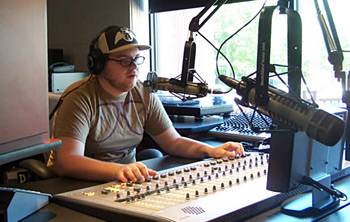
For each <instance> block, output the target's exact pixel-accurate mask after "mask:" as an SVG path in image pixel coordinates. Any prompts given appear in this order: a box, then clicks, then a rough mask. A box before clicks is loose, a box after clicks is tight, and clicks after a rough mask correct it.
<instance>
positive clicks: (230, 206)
mask: <svg viewBox="0 0 350 222" xmlns="http://www.w3.org/2000/svg"><path fill="white" fill-rule="evenodd" d="M268 158H269V156H268V154H258V153H249V154H247V155H246V156H244V157H239V158H237V157H236V158H222V159H212V160H205V161H199V162H196V163H192V164H188V165H184V166H181V167H176V168H171V169H169V170H164V171H160V172H159V173H158V175H156V176H154V177H152V178H149V179H147V180H145V181H143V182H141V181H138V182H135V183H132V182H129V183H120V182H110V183H106V184H101V185H97V186H93V187H89V188H84V189H80V190H75V191H71V192H66V193H62V194H58V195H55V196H54V199H55V202H56V203H59V204H63V205H65V206H67V207H70V208H73V209H76V210H78V211H82V212H83V213H87V214H90V215H92V216H95V217H98V218H101V219H105V220H111V219H113V218H114V219H116V218H119V217H121V216H122V217H130V218H138V219H140V218H143V219H146V220H147V219H148V220H152V221H191V222H192V221H207V220H212V219H215V218H219V217H221V216H223V215H227V214H229V213H232V212H237V214H236V216H235V218H236V219H239V218H241V219H242V218H246V217H249V216H252V215H254V214H257V213H259V212H260V213H261V210H262V209H264V208H266V209H268V208H267V207H271V204H267V203H268V202H273V204H276V203H275V201H271V200H270V201H269V198H271V197H273V196H274V195H276V194H278V193H275V192H271V191H267V190H266V181H267V168H268ZM264 200H267V202H261V201H264ZM253 205H254V207H253V210H252V209H248V208H249V207H251V206H253Z"/></svg>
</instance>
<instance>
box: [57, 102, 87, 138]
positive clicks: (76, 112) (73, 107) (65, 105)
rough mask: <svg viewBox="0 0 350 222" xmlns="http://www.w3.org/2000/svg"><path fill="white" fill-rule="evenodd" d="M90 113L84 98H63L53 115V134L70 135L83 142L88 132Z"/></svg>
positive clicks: (58, 135)
mask: <svg viewBox="0 0 350 222" xmlns="http://www.w3.org/2000/svg"><path fill="white" fill-rule="evenodd" d="M90 113H91V109H90V108H89V104H88V103H86V102H84V100H77V99H74V98H70V97H67V98H65V99H64V101H63V102H62V104H61V106H60V107H59V109H58V111H57V113H56V115H55V120H54V129H53V136H54V137H55V138H57V137H70V138H73V139H77V140H79V141H81V142H83V143H85V141H86V138H87V135H88V133H89V127H90V126H89V125H90V123H89V121H88V120H89V119H90V116H91V115H90Z"/></svg>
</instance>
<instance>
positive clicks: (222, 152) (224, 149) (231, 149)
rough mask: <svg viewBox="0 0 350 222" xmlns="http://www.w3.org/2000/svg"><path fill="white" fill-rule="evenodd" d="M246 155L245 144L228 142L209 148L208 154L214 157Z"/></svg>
mask: <svg viewBox="0 0 350 222" xmlns="http://www.w3.org/2000/svg"><path fill="white" fill-rule="evenodd" d="M237 155H244V149H243V145H242V144H241V143H234V142H226V143H224V144H222V145H220V146H217V147H215V148H213V149H210V150H209V153H208V156H209V157H214V158H221V157H235V156H237Z"/></svg>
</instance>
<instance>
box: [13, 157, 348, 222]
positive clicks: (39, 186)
mask: <svg viewBox="0 0 350 222" xmlns="http://www.w3.org/2000/svg"><path fill="white" fill-rule="evenodd" d="M196 161H197V160H194V159H183V158H176V157H169V156H165V157H162V158H157V159H152V160H146V161H144V163H145V164H146V165H147V166H148V167H149V168H153V169H156V170H158V171H160V170H164V169H168V168H174V167H178V166H181V165H184V164H188V163H193V162H196ZM349 183H350V177H349V176H348V177H345V178H342V179H340V180H339V181H336V182H335V186H336V187H337V188H338V189H340V190H342V191H343V192H345V193H346V194H347V195H348V196H350V186H348V184H349ZM97 184H99V183H97V182H88V181H81V180H75V179H69V178H55V179H51V180H46V181H38V182H32V183H27V184H25V185H24V186H23V187H20V188H24V189H31V190H36V191H40V192H45V193H50V194H57V193H62V192H66V191H70V190H76V189H80V188H84V187H90V186H94V185H97ZM348 218H350V206H349V200H348V201H346V202H341V204H340V209H339V210H338V211H336V212H335V213H333V214H332V215H328V216H327V215H326V216H325V217H324V218H322V219H321V221H334V219H336V220H337V221H339V222H341V221H345V219H348ZM23 221H27V222H28V221H102V220H100V219H97V218H95V217H92V216H88V215H86V214H83V213H80V212H77V211H74V210H71V209H68V208H66V207H63V206H60V205H58V204H55V203H50V204H49V205H48V206H46V207H44V208H42V209H41V210H39V211H37V212H36V213H34V214H32V215H30V216H29V217H27V218H25V219H24V220H23ZM248 221H251V222H254V221H311V218H305V219H300V218H294V217H291V216H287V215H284V214H282V213H281V212H280V207H276V208H273V209H271V210H269V211H267V212H264V213H262V214H260V215H258V216H255V217H253V218H250V219H249V220H248Z"/></svg>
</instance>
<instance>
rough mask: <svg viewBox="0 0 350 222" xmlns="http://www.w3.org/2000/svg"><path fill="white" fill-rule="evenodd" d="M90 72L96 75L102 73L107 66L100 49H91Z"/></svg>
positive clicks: (89, 56) (89, 58)
mask: <svg viewBox="0 0 350 222" xmlns="http://www.w3.org/2000/svg"><path fill="white" fill-rule="evenodd" d="M87 64H88V68H89V70H90V71H91V72H92V73H94V74H99V73H101V72H102V70H103V68H104V65H105V58H104V55H103V53H102V52H101V50H100V49H95V48H91V49H90V53H89V55H88V57H87Z"/></svg>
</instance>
